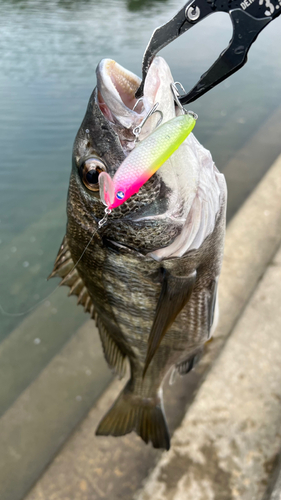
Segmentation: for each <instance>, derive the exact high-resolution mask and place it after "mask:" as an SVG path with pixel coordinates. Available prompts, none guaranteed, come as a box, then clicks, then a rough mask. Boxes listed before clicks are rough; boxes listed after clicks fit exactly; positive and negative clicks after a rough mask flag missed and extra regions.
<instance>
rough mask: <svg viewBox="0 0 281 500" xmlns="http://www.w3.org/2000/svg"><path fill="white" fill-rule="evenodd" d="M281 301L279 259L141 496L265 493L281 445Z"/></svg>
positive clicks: (208, 499)
mask: <svg viewBox="0 0 281 500" xmlns="http://www.w3.org/2000/svg"><path fill="white" fill-rule="evenodd" d="M280 256H281V250H280V251H279V255H278V259H280ZM280 302H281V264H280V263H278V264H277V263H276V262H274V263H272V265H270V266H269V267H268V269H267V271H266V273H265V275H264V277H263V278H262V280H261V281H260V283H259V285H258V287H257V289H256V291H255V294H254V296H253V297H252V299H251V301H250V303H249V304H248V306H247V308H246V310H245V311H244V313H243V315H242V317H241V319H240V320H239V322H238V323H237V325H236V327H235V329H234V331H233V332H232V334H231V337H230V339H229V340H228V342H227V344H226V346H225V347H224V349H223V351H222V354H221V356H220V357H219V359H218V360H217V362H216V364H215V365H214V367H213V369H212V371H211V373H209V375H208V378H207V379H206V381H205V383H204V384H203V385H202V387H201V388H200V391H199V392H198V394H197V397H196V399H195V401H194V402H193V404H192V407H191V408H190V410H189V412H188V413H187V414H186V416H185V418H184V420H183V422H182V424H181V426H180V427H179V429H178V430H177V431H176V432H175V434H174V437H173V440H172V448H171V450H170V452H169V453H166V454H164V455H163V456H162V458H161V460H160V462H159V464H158V465H157V466H156V468H155V470H154V471H153V473H152V475H151V477H150V479H149V480H148V481H147V484H146V486H145V488H144V490H143V491H142V492H141V493H140V494H139V495H138V496H136V497H135V498H136V499H137V500H150V499H151V500H152V499H153V500H172V499H175V500H176V499H183V498H190V499H192V500H201V499H202V500H213V499H219V500H234V499H235V500H236V499H239V500H251V499H255V500H262V499H263V497H264V494H265V491H266V487H267V484H268V482H269V480H270V475H271V472H272V470H273V469H274V465H275V463H276V460H277V458H278V455H279V451H280V447H281V432H280V431H281V426H280V417H281V335H280V332H281V314H280ZM273 498H274V496H273Z"/></svg>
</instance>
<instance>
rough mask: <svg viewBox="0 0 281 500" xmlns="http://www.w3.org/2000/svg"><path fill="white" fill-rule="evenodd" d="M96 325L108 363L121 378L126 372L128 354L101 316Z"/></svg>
mask: <svg viewBox="0 0 281 500" xmlns="http://www.w3.org/2000/svg"><path fill="white" fill-rule="evenodd" d="M96 325H97V327H98V329H99V334H100V339H101V343H102V347H103V352H104V357H105V359H106V361H107V363H108V364H109V366H110V367H111V368H112V369H113V370H114V372H115V373H116V374H117V375H118V376H119V377H120V378H122V377H124V375H125V374H126V354H124V353H123V352H122V351H121V350H120V348H119V346H118V345H117V344H116V342H115V340H114V339H113V338H112V336H111V335H110V333H109V331H108V330H107V328H106V327H105V325H104V323H103V322H102V320H101V318H100V317H99V316H97V318H96Z"/></svg>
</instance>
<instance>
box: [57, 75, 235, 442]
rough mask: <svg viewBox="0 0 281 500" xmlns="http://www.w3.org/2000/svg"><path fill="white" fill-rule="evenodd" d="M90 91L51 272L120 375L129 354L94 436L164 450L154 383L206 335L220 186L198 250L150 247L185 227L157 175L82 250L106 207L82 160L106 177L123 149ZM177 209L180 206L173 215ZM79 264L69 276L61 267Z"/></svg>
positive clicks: (221, 220) (184, 368)
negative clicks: (89, 184) (88, 183)
mask: <svg viewBox="0 0 281 500" xmlns="http://www.w3.org/2000/svg"><path fill="white" fill-rule="evenodd" d="M137 85H138V82H136V88H137ZM98 92H99V89H95V90H94V92H93V94H92V96H91V98H90V101H89V105H88V109H87V112H86V115H85V118H84V120H83V122H82V125H81V127H80V129H79V131H78V134H77V137H76V139H75V143H74V148H73V165H72V173H71V177H70V184H69V193H68V206H67V213H68V223H67V231H66V236H65V238H64V242H63V244H62V247H61V249H60V251H59V255H58V258H57V261H56V264H55V268H54V272H53V273H52V275H55V276H61V277H62V278H64V280H66V281H65V283H64V284H66V285H68V286H71V287H72V288H71V289H72V290H73V293H75V294H76V295H77V296H78V297H79V298H78V301H79V300H80V302H81V303H82V304H83V305H84V307H85V309H86V310H87V311H89V312H90V313H91V315H92V317H93V318H95V319H96V322H97V326H98V328H99V332H100V336H101V341H102V344H103V349H104V354H105V357H106V359H107V361H108V363H109V365H110V366H111V367H112V368H113V369H114V370H115V371H116V372H117V373H118V374H119V375H120V376H123V375H124V373H125V366H126V358H127V359H128V360H129V364H130V372H131V377H130V380H129V382H128V383H127V384H126V386H125V388H124V390H123V391H122V393H121V394H120V396H119V398H118V399H117V401H116V402H115V404H114V405H113V406H112V408H111V409H110V410H109V412H108V413H107V414H106V416H105V417H104V419H103V420H102V421H101V423H100V425H99V427H98V429H97V434H99V435H114V436H120V435H124V434H127V433H128V432H131V431H133V430H134V431H136V432H137V434H139V435H140V436H141V438H142V439H143V440H144V441H145V442H146V443H148V442H149V441H151V442H152V444H153V446H154V447H156V448H161V447H162V448H165V449H169V446H170V440H169V432H168V429H167V424H166V421H165V416H164V411H163V402H162V389H161V384H162V382H163V379H164V377H165V376H166V374H167V373H168V371H169V370H170V369H171V367H173V366H175V367H176V368H175V369H176V370H177V371H178V372H179V373H180V374H184V373H186V372H188V371H189V369H190V366H192V365H193V362H194V359H195V358H196V356H197V355H198V354H199V353H200V352H201V350H202V346H203V344H204V343H205V342H206V341H207V340H208V338H209V336H210V330H211V327H212V322H213V312H214V304H215V301H216V287H217V280H218V276H219V274H220V269H221V263H222V256H223V242H224V234H225V204H226V193H225V190H224V187H223V180H222V177H220V182H221V186H222V188H221V192H220V195H219V198H220V199H219V210H218V211H217V213H216V214H215V224H214V229H213V231H212V232H211V234H209V235H208V236H207V237H206V238H205V239H204V241H203V242H202V244H201V245H200V246H199V248H197V249H196V248H195V249H191V250H190V251H188V252H187V253H184V254H183V255H182V256H180V257H173V256H172V257H169V258H165V257H164V258H162V257H161V255H160V258H159V255H158V254H157V252H159V251H160V252H161V251H164V252H167V248H169V245H173V244H175V242H176V241H177V238H179V237H180V235H181V233H182V232H183V226H182V225H180V224H179V223H177V222H175V221H174V219H173V218H171V217H170V215H169V211H168V209H169V202H170V197H171V196H172V195H173V193H171V189H170V187H169V186H167V184H166V183H165V181H164V180H163V178H162V177H161V175H158V174H155V175H154V176H153V177H152V178H151V179H150V180H149V181H148V182H147V183H146V184H145V185H144V186H142V188H141V189H140V191H139V192H138V193H137V194H136V195H134V196H133V197H132V198H131V199H129V200H128V201H126V202H125V203H124V204H123V205H122V206H121V207H118V208H117V209H115V210H114V211H113V212H112V214H110V215H109V217H108V222H107V224H106V225H105V226H103V227H102V228H101V229H100V230H99V231H98V232H97V233H96V235H95V237H94V238H93V239H92V241H91V243H90V245H89V246H88V247H87V249H86V251H85V252H84V250H85V247H86V246H87V245H88V244H89V241H90V240H91V237H92V235H93V233H94V232H95V231H96V229H97V224H98V221H99V220H100V219H101V218H102V217H103V215H104V206H103V205H102V203H101V201H100V199H99V195H98V193H95V192H90V191H89V190H87V189H86V188H85V186H84V185H83V183H82V181H81V175H80V171H79V169H80V166H81V161H83V160H84V159H85V158H88V157H91V156H96V157H98V158H99V159H101V160H102V161H103V162H104V163H105V165H106V167H107V172H108V173H109V174H110V176H113V175H114V173H115V172H116V170H117V169H118V167H119V165H120V164H121V163H122V161H123V160H124V158H125V156H126V151H124V147H122V141H120V134H118V127H119V128H120V125H118V127H117V128H116V126H115V124H114V123H111V122H110V121H109V120H108V119H107V118H106V116H105V115H104V114H103V113H102V111H101V107H100V105H99V102H98V98H99V95H98ZM119 111H120V110H119ZM124 135H125V134H122V138H123V137H124ZM127 136H130V131H129V130H127ZM192 141H193V139H192ZM192 141H191V144H193V142H192ZM194 144H195V143H194ZM194 147H195V146H194ZM160 170H161V169H160ZM159 172H160V171H159ZM172 173H173V172H172ZM202 206H203V205H202ZM180 210H181V205H179V216H180ZM202 211H203V208H202ZM161 249H162V250H161ZM83 252H84V254H83V257H82V259H81V260H79V259H80V258H81V255H82V253H83ZM65 256H67V257H65ZM78 261H79V262H78ZM77 262H78V264H77V267H76V269H75V272H74V276H72V277H71V279H70V281H69V277H68V274H67V273H68V272H69V269H72V268H71V266H72V265H73V266H74V265H75V263H77ZM67 263H68V264H69V265H68V264H67ZM62 269H64V270H63V271H62ZM78 280H79V282H78ZM76 284H77V289H76V288H75V287H76ZM81 294H82V295H81ZM81 297H82V298H81Z"/></svg>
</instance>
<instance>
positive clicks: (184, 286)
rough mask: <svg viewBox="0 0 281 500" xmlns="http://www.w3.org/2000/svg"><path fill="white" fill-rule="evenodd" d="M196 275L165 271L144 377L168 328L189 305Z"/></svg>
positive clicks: (150, 337) (149, 341) (194, 273)
mask: <svg viewBox="0 0 281 500" xmlns="http://www.w3.org/2000/svg"><path fill="white" fill-rule="evenodd" d="M196 275H197V273H196V271H194V272H193V273H192V274H190V275H189V276H180V277H179V276H176V277H175V276H172V275H171V274H170V273H169V272H168V271H165V275H164V279H163V285H162V290H161V293H160V297H159V300H158V304H157V308H156V314H155V319H154V322H153V325H152V328H151V332H150V335H149V338H148V346H147V354H146V360H145V366H144V371H143V377H144V376H145V373H146V371H147V368H148V367H149V364H150V362H151V360H152V358H153V356H154V355H155V353H156V351H157V349H158V347H159V345H160V343H161V340H162V339H163V337H164V335H165V333H166V332H167V330H168V328H169V327H170V326H171V324H172V323H173V321H174V320H175V319H176V317H177V315H178V314H179V312H180V311H181V310H182V308H183V307H184V306H185V304H187V302H188V300H189V298H190V296H191V293H192V290H193V287H194V284H195V281H196Z"/></svg>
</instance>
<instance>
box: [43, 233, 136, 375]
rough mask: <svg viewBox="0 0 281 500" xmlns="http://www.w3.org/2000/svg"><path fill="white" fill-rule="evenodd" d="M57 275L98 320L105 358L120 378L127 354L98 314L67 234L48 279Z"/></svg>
mask: <svg viewBox="0 0 281 500" xmlns="http://www.w3.org/2000/svg"><path fill="white" fill-rule="evenodd" d="M55 276H56V277H60V278H62V280H61V282H60V286H63V285H65V286H69V287H70V291H69V294H68V295H77V297H78V299H77V304H78V305H79V304H81V305H82V306H84V311H85V312H89V313H90V314H91V317H92V318H93V319H95V320H96V325H97V327H98V330H99V334H100V338H101V342H102V346H103V351H104V355H105V359H106V361H107V362H108V364H109V366H110V367H111V368H112V369H113V370H114V371H115V372H116V373H117V375H119V377H120V378H122V377H124V375H125V372H126V355H125V354H123V353H122V352H121V350H120V348H119V347H118V345H117V344H116V342H115V341H114V339H113V338H112V336H111V335H110V333H109V332H108V330H107V328H106V327H105V325H104V324H103V322H102V320H101V319H100V318H99V317H98V315H97V314H96V312H95V308H94V304H93V302H92V299H91V297H90V294H89V292H88V289H87V287H86V286H85V284H84V282H83V280H82V278H81V276H80V275H79V273H78V270H77V269H76V268H75V264H74V261H73V259H72V257H71V253H70V250H69V247H68V244H67V239H66V236H65V237H64V239H63V241H62V244H61V246H60V249H59V252H58V255H57V258H56V260H55V265H54V269H53V271H52V273H51V274H50V276H49V278H48V279H50V278H53V277H55Z"/></svg>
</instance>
